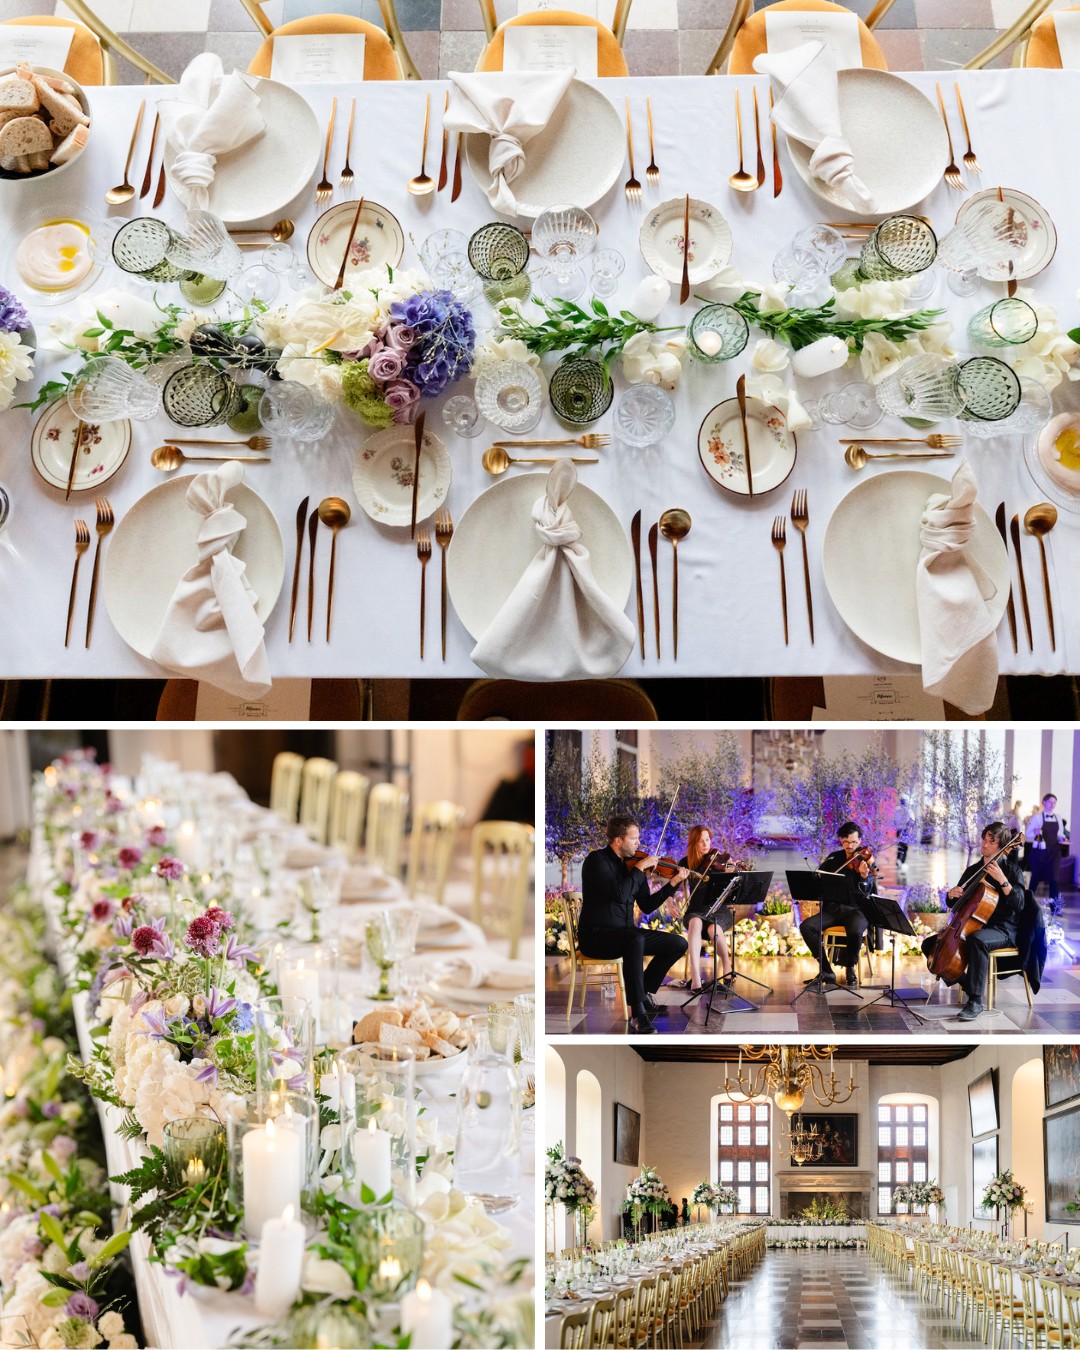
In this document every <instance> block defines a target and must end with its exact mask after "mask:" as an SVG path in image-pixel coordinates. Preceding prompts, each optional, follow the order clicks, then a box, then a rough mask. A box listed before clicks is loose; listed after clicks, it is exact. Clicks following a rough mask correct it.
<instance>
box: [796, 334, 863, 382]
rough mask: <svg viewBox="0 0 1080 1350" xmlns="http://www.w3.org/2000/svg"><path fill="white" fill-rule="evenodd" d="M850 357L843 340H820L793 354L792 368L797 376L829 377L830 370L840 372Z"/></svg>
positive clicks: (832, 338) (824, 338)
mask: <svg viewBox="0 0 1080 1350" xmlns="http://www.w3.org/2000/svg"><path fill="white" fill-rule="evenodd" d="M850 355H851V352H850V350H849V349H848V345H847V343H846V342H844V341H843V339H842V338H838V337H823V338H818V340H817V341H816V342H811V343H810V344H809V346H806V347H800V348H799V350H798V351H797V352H793V353H792V356H791V368H792V369H793V370H794V372H795V374H796V375H801V376H803V378H804V379H812V378H813V377H814V376H815V375H827V374H828V373H829V371H830V370H839V369H840V367H841V366H842V365H844V363H845V362H846V361H847V359H848V357H849V356H850Z"/></svg>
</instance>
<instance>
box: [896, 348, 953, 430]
mask: <svg viewBox="0 0 1080 1350" xmlns="http://www.w3.org/2000/svg"><path fill="white" fill-rule="evenodd" d="M959 375H960V372H959V368H958V367H957V366H954V365H950V364H948V363H947V362H944V361H942V360H941V359H940V358H939V357H936V356H929V355H927V356H913V357H911V358H910V359H909V360H907V361H905V362H904V363H903V365H902V366H900V368H899V369H898V370H897V371H896V374H895V375H890V376H889V378H888V379H887V380H883V381H882V382H881V384H879V385H878V386H877V400H878V403H879V404H880V405H881V408H882V411H884V412H887V413H891V414H892V415H893V416H894V417H920V418H925V419H926V420H927V421H929V422H940V421H942V420H943V419H944V418H947V417H955V416H957V414H958V413H959V412H960V409H961V408H962V407H963V404H964V399H963V395H962V394H961V393H960V387H959Z"/></svg>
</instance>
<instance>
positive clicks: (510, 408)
mask: <svg viewBox="0 0 1080 1350" xmlns="http://www.w3.org/2000/svg"><path fill="white" fill-rule="evenodd" d="M475 387H476V406H477V407H478V408H479V409H480V412H481V413H482V414H483V416H484V417H486V418H487V420H488V421H489V422H493V423H494V424H495V426H497V427H501V428H502V430H503V431H509V432H512V433H514V434H517V433H519V432H523V431H532V429H533V427H535V426H536V424H537V422H539V421H540V412H541V410H542V408H543V406H544V386H543V385H542V384H541V382H540V376H539V375H538V374H537V372H536V370H535V369H534V367H532V366H530V365H529V364H528V363H527V362H525V361H490V362H486V363H485V364H484V365H483V366H481V368H480V372H479V374H478V375H477V377H476V386H475Z"/></svg>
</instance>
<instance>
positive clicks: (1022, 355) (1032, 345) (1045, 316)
mask: <svg viewBox="0 0 1080 1350" xmlns="http://www.w3.org/2000/svg"><path fill="white" fill-rule="evenodd" d="M1016 295H1017V298H1018V299H1020V300H1026V301H1027V303H1028V304H1029V305H1030V306H1031V307H1032V309H1033V310H1034V311H1035V317H1036V318H1037V319H1038V321H1039V327H1038V331H1037V332H1036V334H1035V336H1034V337H1033V338H1032V339H1031V341H1030V342H1025V343H1022V344H1019V345H1017V346H1016V347H1014V348H1013V349H1012V357H1013V363H1012V364H1013V369H1014V370H1015V371H1016V373H1017V375H1026V376H1027V377H1028V378H1029V379H1032V380H1038V382H1039V383H1040V384H1041V385H1042V386H1043V388H1044V389H1047V390H1053V389H1056V388H1057V387H1058V385H1059V384H1060V383H1061V381H1062V379H1063V378H1065V379H1069V380H1080V366H1077V360H1078V359H1080V347H1078V346H1077V344H1076V343H1075V342H1073V340H1072V339H1071V338H1070V337H1069V335H1068V334H1067V333H1064V332H1062V330H1061V327H1060V323H1059V320H1058V316H1057V310H1056V309H1054V307H1053V306H1052V305H1047V304H1043V303H1040V302H1039V301H1038V300H1037V299H1036V298H1035V293H1034V292H1033V291H1032V290H1030V289H1029V288H1028V287H1026V286H1025V287H1021V288H1020V289H1018V290H1017V292H1016Z"/></svg>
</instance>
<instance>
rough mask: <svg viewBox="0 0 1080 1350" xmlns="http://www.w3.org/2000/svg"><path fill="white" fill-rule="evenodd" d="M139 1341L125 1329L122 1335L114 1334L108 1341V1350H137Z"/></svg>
mask: <svg viewBox="0 0 1080 1350" xmlns="http://www.w3.org/2000/svg"><path fill="white" fill-rule="evenodd" d="M138 1345H139V1342H138V1341H137V1340H136V1339H135V1337H134V1336H131V1335H129V1334H128V1333H127V1332H126V1331H125V1332H124V1334H123V1335H122V1336H114V1337H113V1338H112V1340H111V1341H110V1342H109V1350H138Z"/></svg>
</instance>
